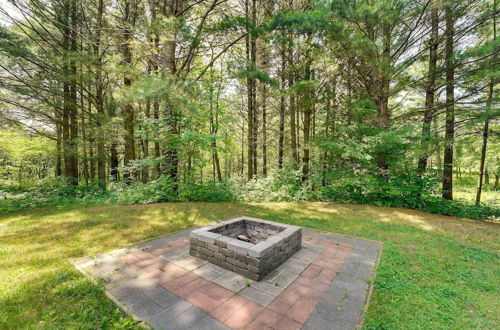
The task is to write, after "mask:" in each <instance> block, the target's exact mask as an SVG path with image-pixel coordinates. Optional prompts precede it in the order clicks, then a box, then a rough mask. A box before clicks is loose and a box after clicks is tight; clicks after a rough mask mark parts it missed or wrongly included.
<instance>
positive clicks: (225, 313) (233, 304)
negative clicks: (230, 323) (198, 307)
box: [210, 296, 250, 322]
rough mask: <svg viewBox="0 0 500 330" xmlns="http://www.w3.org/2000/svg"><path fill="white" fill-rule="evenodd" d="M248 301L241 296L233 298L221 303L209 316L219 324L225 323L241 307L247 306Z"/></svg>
mask: <svg viewBox="0 0 500 330" xmlns="http://www.w3.org/2000/svg"><path fill="white" fill-rule="evenodd" d="M249 302H250V300H248V299H247V298H245V297H242V296H233V297H232V298H231V299H229V300H228V301H226V302H225V303H223V304H222V305H221V306H219V307H218V308H217V309H215V310H214V311H212V312H211V313H210V315H212V316H213V317H214V318H216V319H217V320H219V321H221V322H225V321H227V319H229V318H230V317H231V316H232V315H233V314H234V313H236V312H237V311H238V310H239V309H241V308H242V307H243V306H245V305H246V304H248V303H249Z"/></svg>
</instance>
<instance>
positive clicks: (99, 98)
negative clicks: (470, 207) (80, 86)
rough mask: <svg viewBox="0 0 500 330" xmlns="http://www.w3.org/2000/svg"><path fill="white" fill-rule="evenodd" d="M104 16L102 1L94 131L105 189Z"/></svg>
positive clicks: (99, 174) (99, 176) (99, 173)
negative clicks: (102, 45)
mask: <svg viewBox="0 0 500 330" xmlns="http://www.w3.org/2000/svg"><path fill="white" fill-rule="evenodd" d="M103 15H104V0H99V2H98V6H97V27H96V37H95V41H94V43H93V44H94V58H95V61H96V68H95V72H96V76H95V81H96V82H95V83H96V96H95V98H96V101H95V102H96V112H97V114H96V119H95V122H96V126H97V127H96V131H97V143H96V144H97V179H98V180H99V184H100V185H101V187H103V188H105V187H106V150H105V143H104V127H103V125H104V122H105V120H106V115H105V113H104V98H103V92H104V86H103V81H102V55H101V32H102V24H103Z"/></svg>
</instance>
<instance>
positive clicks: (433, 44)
mask: <svg viewBox="0 0 500 330" xmlns="http://www.w3.org/2000/svg"><path fill="white" fill-rule="evenodd" d="M431 26H432V30H431V37H430V41H429V43H430V45H429V69H428V77H427V86H426V90H425V111H424V118H423V121H422V138H421V142H420V144H421V146H422V155H421V156H420V158H419V159H418V170H417V172H418V174H419V175H422V174H423V173H424V172H425V171H426V169H427V159H428V158H429V147H430V146H429V144H430V142H431V123H432V118H433V116H434V94H435V88H436V87H435V85H436V64H437V50H438V44H439V40H438V36H439V13H438V8H437V6H436V4H434V3H433V7H432V9H431Z"/></svg>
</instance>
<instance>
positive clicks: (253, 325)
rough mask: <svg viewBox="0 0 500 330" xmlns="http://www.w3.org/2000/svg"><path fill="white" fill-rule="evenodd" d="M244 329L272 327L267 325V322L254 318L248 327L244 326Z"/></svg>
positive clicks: (262, 329)
mask: <svg viewBox="0 0 500 330" xmlns="http://www.w3.org/2000/svg"><path fill="white" fill-rule="evenodd" d="M245 329H246V330H273V329H274V328H272V327H270V326H268V325H267V324H265V323H263V322H261V321H259V320H255V321H253V322H252V323H251V324H250V325H249V326H248V327H245Z"/></svg>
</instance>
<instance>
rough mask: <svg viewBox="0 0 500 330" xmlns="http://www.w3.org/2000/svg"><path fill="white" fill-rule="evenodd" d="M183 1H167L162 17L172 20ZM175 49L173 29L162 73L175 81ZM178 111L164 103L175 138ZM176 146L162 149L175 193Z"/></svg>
mask: <svg viewBox="0 0 500 330" xmlns="http://www.w3.org/2000/svg"><path fill="white" fill-rule="evenodd" d="M183 3H184V1H183V0H177V1H174V0H167V1H166V3H165V6H164V11H163V15H164V16H165V18H166V19H173V18H175V17H176V15H177V14H178V13H179V12H181V11H182V10H183ZM176 48H177V31H176V29H175V28H173V29H171V31H169V36H168V38H166V40H165V42H164V45H163V58H162V61H161V63H162V66H161V68H162V73H163V74H164V75H165V76H166V75H167V74H168V75H169V76H170V77H171V78H173V79H175V78H176V77H177V67H176V58H175V54H176ZM177 111H178V110H176V109H175V107H174V105H173V104H168V102H166V104H165V108H164V117H165V119H166V120H167V122H168V133H169V134H170V135H171V136H177V135H178V134H179V132H178V127H177V126H178V120H179V116H180V114H179V113H177ZM177 148H178V146H177V145H176V143H175V142H170V143H169V144H168V145H166V146H165V148H164V157H165V163H166V173H167V175H168V176H169V178H170V180H171V182H172V184H173V190H174V192H175V193H177V192H178V190H179V183H178V179H179V178H178V174H179V155H178V149H177Z"/></svg>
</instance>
